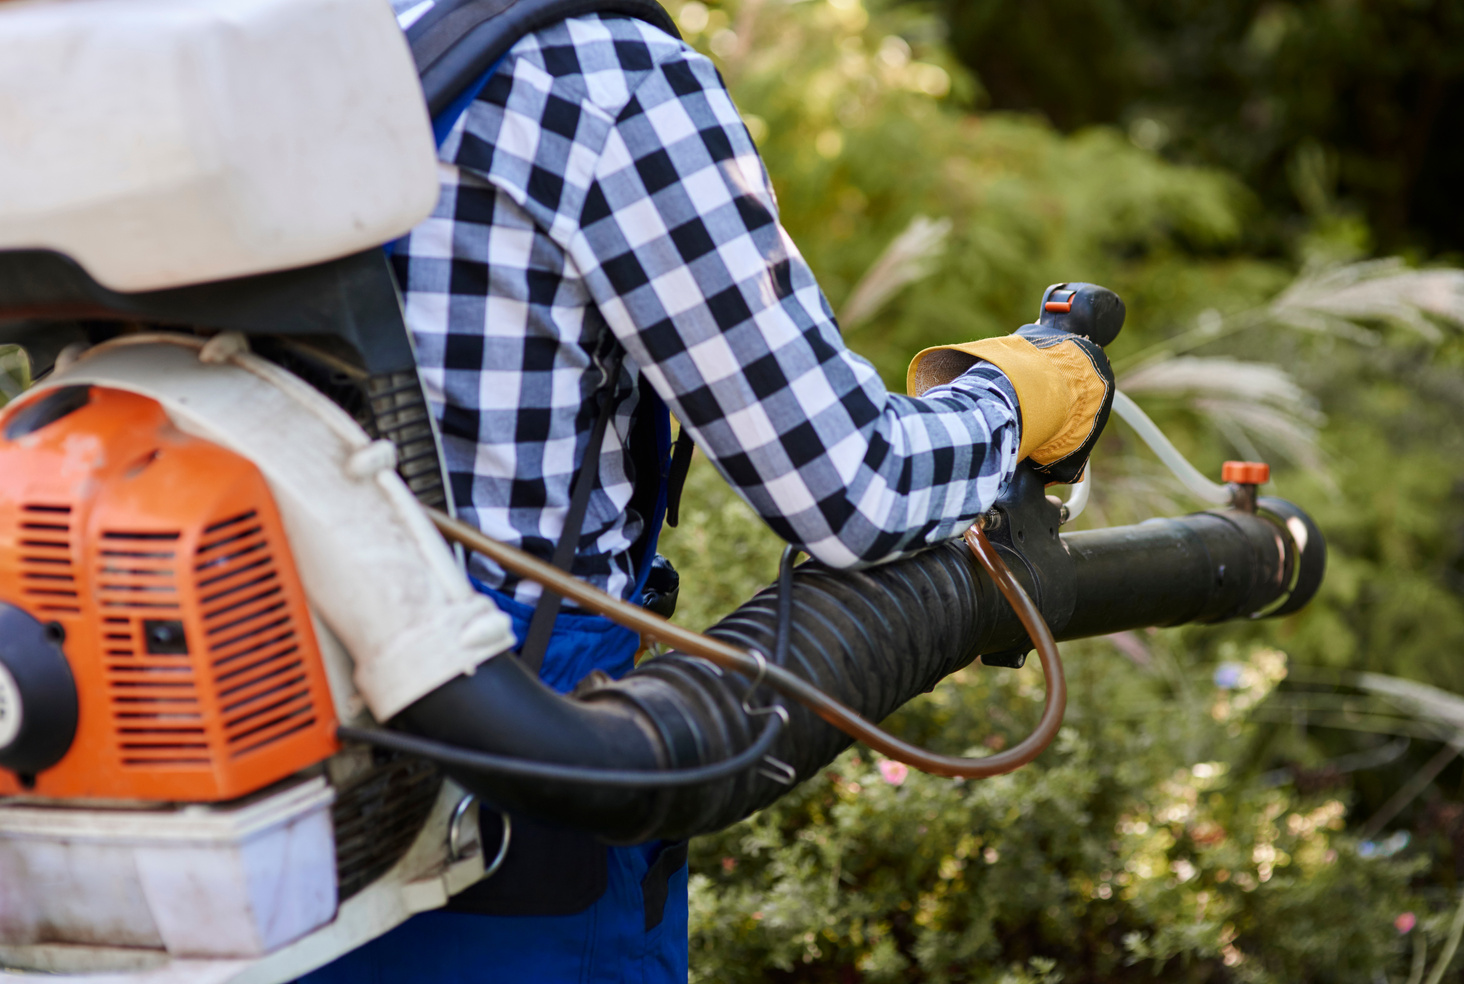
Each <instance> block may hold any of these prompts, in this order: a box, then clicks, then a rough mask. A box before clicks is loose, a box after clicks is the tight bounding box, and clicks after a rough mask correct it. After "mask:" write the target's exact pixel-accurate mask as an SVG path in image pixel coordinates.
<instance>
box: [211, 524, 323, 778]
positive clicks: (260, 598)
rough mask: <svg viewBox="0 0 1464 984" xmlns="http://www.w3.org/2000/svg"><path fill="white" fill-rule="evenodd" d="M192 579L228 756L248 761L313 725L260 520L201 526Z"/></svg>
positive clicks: (310, 703)
mask: <svg viewBox="0 0 1464 984" xmlns="http://www.w3.org/2000/svg"><path fill="white" fill-rule="evenodd" d="M194 573H195V576H196V578H197V580H196V582H195V583H196V585H197V587H198V590H199V604H200V605H201V606H202V611H201V616H202V621H203V631H204V635H205V638H206V644H207V646H208V654H209V664H210V666H211V667H212V671H213V679H214V686H215V688H216V695H217V697H218V698H219V701H220V705H221V706H220V713H221V715H222V718H223V722H222V726H223V730H224V736H225V741H226V743H227V745H228V751H229V754H230V755H231V756H233V757H235V758H238V757H239V756H241V755H247V754H249V753H250V752H252V751H255V750H258V749H261V748H266V747H268V746H270V745H272V744H274V743H275V742H278V741H280V740H282V739H284V738H286V737H288V736H289V735H292V734H295V733H296V732H298V731H300V730H302V729H303V728H306V727H309V726H311V725H314V724H315V723H316V720H317V717H316V713H315V705H314V702H313V700H312V698H311V695H310V688H309V682H308V680H307V679H306V677H305V675H304V674H302V673H300V672H299V670H300V666H301V662H300V658H299V645H298V640H297V634H296V631H295V626H294V617H293V616H292V614H291V612H290V610H289V606H288V604H287V602H286V600H285V592H284V590H283V587H282V584H281V581H280V577H279V571H278V570H277V566H276V562H275V558H274V552H273V550H271V549H270V545H269V543H268V542H267V541H266V539H265V535H264V527H263V525H262V524H261V523H260V522H259V517H258V515H257V514H256V513H255V512H254V511H252V510H251V511H249V512H244V513H240V514H238V515H235V516H231V517H229V518H227V519H222V520H219V521H218V522H216V523H213V524H211V525H209V526H207V527H205V529H204V536H203V539H202V540H201V541H200V543H199V545H198V549H197V552H196V554H195V557H194Z"/></svg>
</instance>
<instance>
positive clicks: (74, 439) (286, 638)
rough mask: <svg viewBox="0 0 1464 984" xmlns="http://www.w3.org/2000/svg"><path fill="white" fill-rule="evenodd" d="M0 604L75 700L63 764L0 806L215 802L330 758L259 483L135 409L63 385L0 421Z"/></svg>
mask: <svg viewBox="0 0 1464 984" xmlns="http://www.w3.org/2000/svg"><path fill="white" fill-rule="evenodd" d="M0 603H4V604H6V605H9V606H13V607H14V608H16V609H20V610H21V611H22V612H24V613H26V614H27V615H29V616H30V617H31V618H33V619H35V620H36V621H37V622H39V623H40V624H41V625H43V626H46V627H47V628H48V630H49V635H50V638H51V639H52V640H54V643H55V645H56V646H57V647H59V649H60V651H61V652H62V653H63V654H64V658H65V660H66V662H67V664H68V665H69V668H70V672H71V676H72V679H73V681H74V685H75V690H76V705H77V711H76V725H75V734H74V737H73V738H72V740H71V742H70V746H69V748H68V749H67V750H66V752H65V754H64V755H62V756H61V757H60V758H59V760H58V761H56V762H55V764H54V765H52V766H50V767H49V768H45V769H43V770H42V771H39V772H38V773H34V774H33V773H28V772H24V771H20V770H19V769H17V770H15V771H11V770H4V771H0V796H4V795H13V794H20V793H30V794H34V795H39V796H45V797H56V798H88V799H108V800H115V799H122V800H151V801H182V802H216V801H221V800H230V799H235V798H237V797H240V796H243V795H246V794H248V793H251V792H254V791H256V790H259V789H261V788H263V787H265V786H267V785H269V784H271V783H273V782H275V781H277V780H279V779H282V778H284V777H286V776H289V775H291V774H292V773H295V772H298V771H299V770H300V769H302V768H305V767H307V766H309V765H312V764H314V763H316V762H319V761H321V760H323V759H325V758H327V757H328V756H330V755H331V754H332V753H334V752H335V751H336V749H337V743H336V741H335V738H334V729H335V714H334V711H333V707H332V704H331V698H330V691H329V685H328V683H327V680H326V676H325V672H324V668H323V665H322V662H321V657H320V652H319V648H318V646H317V642H316V638H315V634H314V631H313V628H312V625H311V621H310V614H309V611H308V609H307V607H306V600H305V594H304V591H303V590H302V588H301V585H300V581H299V577H298V575H297V573H296V570H295V565H294V561H293V559H292V557H291V555H290V550H289V545H288V543H287V542H286V539H285V536H284V532H283V529H282V527H281V523H280V518H279V515H278V513H277V511H276V508H275V505H274V500H273V498H272V497H271V495H270V492H269V489H268V487H267V486H266V484H265V481H264V479H263V477H262V476H261V475H260V473H259V470H258V469H257V468H256V467H255V466H254V464H253V463H251V462H250V461H249V460H247V459H246V458H244V457H242V456H240V455H238V454H235V453H234V452H232V451H229V450H226V449H224V448H222V447H219V446H218V445H216V444H213V443H210V442H208V441H206V440H203V439H201V438H198V437H195V436H191V435H188V434H184V433H183V432H181V431H179V430H178V429H176V428H175V427H174V426H173V425H172V424H171V423H170V421H169V419H168V416H167V414H166V413H165V412H164V411H163V409H162V407H161V406H160V405H159V404H158V403H156V402H155V401H153V400H151V399H148V398H146V397H143V396H139V395H137V394H133V393H127V392H124V391H121V390H113V389H108V388H104V387H97V386H68V387H61V388H57V389H53V390H51V391H49V392H47V393H45V394H43V395H40V396H39V397H38V398H36V399H31V400H28V401H26V402H25V403H23V404H21V405H19V406H15V407H12V408H11V409H10V410H9V411H7V412H6V413H4V414H0ZM7 645H8V643H7V641H6V640H5V639H0V664H4V663H6V662H7V659H10V660H18V659H19V655H18V653H11V654H9V656H7ZM12 675H14V674H13V673H12ZM10 689H11V690H12V691H15V692H16V693H19V692H20V691H19V690H18V689H17V688H10ZM13 699H14V698H12V700H13ZM34 710H35V712H39V711H40V709H34ZM10 713H12V714H15V713H16V711H15V710H14V709H11V711H10ZM18 713H19V715H20V720H21V721H22V722H24V720H25V715H26V708H25V707H24V706H21V707H20V708H19V710H18ZM7 730H8V729H7ZM0 737H3V735H0ZM4 761H5V758H4V749H3V748H0V763H3V762H4Z"/></svg>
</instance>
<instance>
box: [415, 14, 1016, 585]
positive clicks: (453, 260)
mask: <svg viewBox="0 0 1464 984" xmlns="http://www.w3.org/2000/svg"><path fill="white" fill-rule="evenodd" d="M440 158H441V164H440V168H439V171H440V175H441V183H442V196H441V199H440V201H439V202H438V205H437V208H436V211H435V212H434V213H433V214H432V216H431V217H430V218H428V219H427V220H425V221H424V222H422V223H421V224H420V225H419V226H417V227H416V228H415V229H414V230H413V231H412V232H411V234H410V235H409V236H408V237H407V239H406V240H405V241H403V242H402V243H401V244H399V245H398V246H397V248H396V250H395V253H394V259H393V262H394V263H395V265H396V271H397V274H398V276H399V280H400V283H401V284H402V286H403V290H404V294H405V304H406V316H407V324H408V325H409V327H410V329H411V331H412V334H413V337H414V339H415V342H416V347H417V356H418V363H419V365H420V366H421V372H422V376H423V380H424V383H425V386H426V388H427V391H428V395H429V398H430V399H431V401H432V403H433V408H434V411H435V413H436V414H437V415H438V421H439V423H440V425H441V432H442V438H443V444H444V450H445V454H446V458H447V468H448V471H449V475H450V478H451V481H452V488H453V492H454V495H455V498H456V500H457V506H458V510H459V514H460V515H461V516H462V517H463V518H464V519H465V520H467V521H469V522H473V523H476V524H477V525H478V526H479V527H480V528H482V529H483V530H484V532H486V533H488V534H489V535H490V536H493V537H495V538H497V539H500V540H503V541H506V542H508V543H512V544H516V545H518V546H521V547H523V548H524V549H526V550H528V551H529V552H530V553H533V554H535V555H536V556H538V557H541V558H544V559H548V558H549V557H550V556H551V555H552V553H553V550H554V546H555V544H556V543H557V542H558V540H559V537H560V533H561V530H562V529H563V526H564V517H565V514H566V512H567V511H568V507H569V500H570V494H571V489H572V486H573V483H574V478H575V474H576V467H577V465H578V463H579V462H580V461H582V460H583V459H584V456H585V451H586V448H587V447H588V443H589V437H590V431H591V428H592V426H593V423H594V417H595V405H596V403H595V393H596V388H597V387H598V386H599V385H600V383H601V380H602V377H603V374H604V372H605V367H606V366H607V364H608V363H609V362H611V361H612V357H613V354H614V353H615V352H616V350H617V348H618V347H619V348H623V350H624V352H625V353H626V355H627V356H628V357H627V358H626V359H625V360H624V364H623V367H622V369H621V370H620V374H619V375H620V379H619V380H618V389H619V391H620V392H621V393H624V394H627V396H626V398H625V399H624V400H623V401H622V402H621V403H620V405H619V407H618V410H617V414H616V419H615V420H614V426H613V428H612V430H611V431H610V432H609V433H607V435H606V438H605V442H604V445H603V449H602V453H601V457H600V465H599V476H598V483H597V487H596V488H595V491H594V494H593V496H592V497H591V499H590V503H589V511H588V514H587V516H586V520H585V525H584V531H583V536H582V538H581V541H580V549H579V553H578V556H577V559H576V561H575V565H574V573H575V574H576V575H578V576H580V577H583V578H585V579H587V580H589V581H591V582H593V583H595V584H597V585H598V586H600V587H602V588H604V589H606V590H608V591H610V592H611V593H612V594H616V595H618V596H622V597H624V596H626V595H628V594H629V592H630V591H631V590H633V584H634V571H633V569H632V568H633V563H632V559H631V556H630V548H631V545H632V544H633V543H634V542H635V540H636V538H637V536H638V535H639V534H640V533H641V531H642V528H643V525H644V523H645V522H646V521H647V517H643V516H640V515H637V514H636V513H635V512H634V511H630V510H628V508H627V505H628V503H629V501H630V497H631V491H632V482H633V475H632V474H631V464H630V460H629V457H628V455H627V454H626V453H624V451H623V448H624V446H625V441H626V439H627V435H628V433H629V430H630V423H631V419H632V416H633V415H634V414H635V413H636V410H637V399H636V397H635V391H634V387H635V385H636V383H637V380H638V378H639V377H641V376H644V377H645V379H646V380H647V381H648V382H649V383H650V385H651V386H652V387H654V389H655V391H656V392H657V393H658V394H660V396H661V398H662V399H663V400H665V402H666V403H667V405H668V406H669V407H670V408H671V410H672V412H673V413H674V414H675V415H676V417H677V419H678V420H679V421H680V422H681V424H682V425H683V427H685V428H686V429H687V430H688V431H689V432H690V433H691V434H692V435H693V436H694V437H695V439H696V442H697V445H698V446H699V447H700V448H701V449H702V451H703V452H704V453H705V454H706V455H707V456H708V458H710V459H711V461H712V463H713V464H714V465H715V466H716V468H717V470H718V471H719V472H721V474H722V475H723V476H724V477H725V478H726V479H727V481H728V482H730V483H731V485H732V487H733V488H734V489H736V490H737V492H738V494H739V495H740V496H741V497H742V498H743V499H745V500H746V501H747V502H748V504H749V505H751V506H752V508H753V509H754V510H755V511H756V512H757V514H758V515H759V516H761V517H762V519H763V520H764V521H765V522H767V524H768V525H769V526H770V527H772V529H773V530H774V531H775V532H776V533H777V534H778V535H779V536H781V537H782V538H783V539H785V540H787V541H789V542H790V543H793V544H796V545H798V546H799V547H802V548H803V549H804V550H806V551H807V552H808V553H809V554H811V555H812V556H814V557H815V558H817V559H819V560H822V561H824V562H825V563H828V564H831V565H833V566H836V567H848V566H854V565H859V564H867V563H874V562H877V561H882V560H885V559H888V558H890V557H893V556H896V555H899V554H901V553H904V552H909V551H912V550H915V549H918V548H920V547H922V546H924V545H926V544H931V543H935V542H938V541H940V540H942V539H945V538H949V537H951V536H955V535H957V534H959V533H960V532H961V531H962V530H963V529H964V528H965V527H966V526H968V525H969V524H970V522H971V520H972V519H973V517H975V516H976V515H978V514H979V513H980V512H981V511H982V510H984V509H985V508H986V507H988V506H989V505H990V504H991V502H992V501H993V500H994V499H995V497H996V496H997V494H998V491H999V490H1000V489H1001V488H1002V487H1003V486H1004V485H1005V483H1006V481H1007V480H1008V479H1009V478H1010V476H1011V474H1012V471H1013V469H1014V468H1015V466H1016V452H1017V446H1018V441H1019V433H1018V431H1019V415H1018V409H1017V403H1016V394H1015V392H1014V391H1013V389H1012V387H1011V384H1010V383H1009V382H1008V381H1007V380H1006V378H1005V377H1004V376H1003V375H1002V374H1001V373H1000V372H999V371H998V370H996V368H995V367H993V366H991V365H990V364H987V363H981V364H978V366H977V367H976V368H974V369H972V370H971V371H970V372H968V373H967V374H966V375H964V376H963V377H961V378H960V379H958V380H956V381H955V382H954V383H952V384H950V385H948V386H944V387H939V388H937V389H935V390H931V391H930V392H929V393H927V394H926V395H925V396H924V397H922V398H920V399H915V398H911V397H907V396H901V395H897V394H893V393H890V392H889V391H887V390H886V388H885V386H884V385H883V383H882V382H881V381H880V379H879V376H878V375H877V374H876V372H875V370H874V368H873V367H872V366H871V365H870V364H869V363H868V362H867V361H865V360H864V359H862V358H860V357H859V356H857V355H855V354H854V353H852V352H850V351H849V350H848V349H847V348H845V347H844V343H843V340H842V339H841V337H840V334H839V329H838V326H837V324H836V323H835V321H834V318H833V313H832V311H831V309H830V307H829V304H828V302H827V301H826V300H825V299H824V296H823V294H822V293H821V292H820V290H819V287H818V284H817V282H816V281H815V280H814V276H813V273H812V271H811V270H810V269H809V267H808V264H807V263H806V262H805V261H804V259H803V257H802V256H801V255H800V254H799V252H798V249H797V247H796V246H795V245H794V244H793V241H792V240H791V239H790V238H789V236H788V234H787V233H786V232H785V231H784V230H783V228H782V226H781V225H780V224H779V222H778V209H777V203H776V201H775V200H774V197H773V191H772V187H771V185H770V183H769V180H768V176H767V173H766V171H765V170H764V168H763V165H762V161H761V159H760V158H759V157H758V153H757V149H756V148H755V147H754V145H753V142H752V139H751V138H750V136H749V135H748V132H747V128H746V127H745V126H744V125H743V124H742V121H741V119H740V118H739V116H738V114H737V109H736V108H735V107H734V106H733V104H732V99H731V97H730V96H729V95H728V93H727V90H726V88H725V87H724V85H723V83H722V80H721V78H720V76H719V75H718V73H717V70H716V69H715V68H714V67H713V65H712V63H711V62H710V61H708V60H707V59H706V58H705V57H703V56H702V55H700V54H698V53H697V52H696V51H694V50H693V49H691V48H690V47H688V46H687V45H685V44H683V43H682V42H680V41H678V40H676V39H674V38H672V37H670V36H668V35H667V34H665V33H663V32H662V31H660V30H658V29H656V28H653V27H651V26H650V25H649V24H646V23H644V22H641V21H638V20H634V19H631V18H626V17H617V16H607V15H591V16H586V17H579V18H575V19H572V20H567V21H564V22H562V23H559V24H557V25H554V26H552V27H550V28H547V29H545V30H541V31H539V32H537V33H535V34H532V35H530V36H528V37H525V38H523V39H522V40H521V41H519V42H518V44H517V45H515V46H514V48H513V49H512V50H511V51H510V53H509V54H508V56H507V57H506V58H505V59H504V61H503V62H502V64H501V66H500V67H499V69H498V71H497V72H496V73H495V74H494V76H493V78H492V79H491V80H490V81H489V83H488V85H487V87H486V88H485V89H484V91H483V92H482V94H481V95H480V96H479V98H478V99H477V100H476V101H475V102H473V103H472V104H471V106H470V107H469V109H468V110H467V112H466V113H465V114H464V116H463V117H462V118H461V119H460V120H459V121H458V123H457V125H456V127H455V128H454V129H453V131H452V132H451V133H450V134H449V136H448V137H447V139H446V141H445V142H444V143H443V145H442V148H441V151H440ZM475 563H476V564H478V565H479V566H477V567H475V570H474V573H475V574H476V575H477V576H479V577H480V578H482V579H483V580H484V581H486V582H487V583H488V584H489V585H491V586H494V587H498V588H500V589H501V590H505V591H507V592H509V593H511V594H512V595H513V596H515V597H516V598H517V599H518V600H520V601H523V602H530V603H532V602H533V601H534V600H535V599H536V598H537V597H538V593H539V589H538V586H537V585H536V584H534V583H532V582H527V581H523V582H521V581H518V580H516V579H514V578H512V577H511V576H509V575H507V574H506V573H505V572H503V571H502V570H499V569H498V568H496V567H495V566H493V565H491V564H490V563H488V562H486V561H482V560H481V559H480V560H478V561H475Z"/></svg>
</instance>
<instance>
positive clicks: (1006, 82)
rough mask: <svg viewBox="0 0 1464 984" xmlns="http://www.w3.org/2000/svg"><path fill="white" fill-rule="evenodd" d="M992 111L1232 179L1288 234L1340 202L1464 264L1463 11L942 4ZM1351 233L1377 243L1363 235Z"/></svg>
mask: <svg viewBox="0 0 1464 984" xmlns="http://www.w3.org/2000/svg"><path fill="white" fill-rule="evenodd" d="M940 8H941V10H942V12H943V14H944V15H945V18H946V21H947V23H948V24H949V27H950V31H951V41H952V44H953V47H954V48H955V50H956V51H957V52H959V54H960V56H961V58H962V59H963V60H964V61H965V62H966V63H967V64H968V65H970V66H971V67H972V68H973V69H974V70H975V71H976V72H977V73H978V74H979V76H980V80H981V83H982V91H983V93H984V96H985V99H986V101H988V103H989V104H990V105H993V106H996V107H1000V108H1003V109H1020V110H1034V111H1038V112H1041V113H1043V114H1045V115H1046V116H1047V117H1048V118H1049V119H1051V120H1053V121H1054V122H1055V123H1056V124H1057V125H1058V126H1060V127H1062V128H1063V129H1065V130H1073V129H1077V128H1081V127H1083V126H1091V125H1094V124H1117V125H1120V126H1123V127H1125V128H1127V130H1128V132H1129V133H1130V135H1131V137H1132V139H1133V140H1134V141H1135V142H1136V143H1139V144H1141V145H1143V146H1146V147H1151V148H1153V149H1158V150H1162V151H1163V152H1164V153H1166V155H1168V156H1169V157H1170V158H1171V159H1174V160H1184V161H1195V162H1203V163H1206V164H1211V165H1219V166H1223V167H1226V168H1228V169H1231V170H1233V171H1234V172H1235V173H1237V174H1239V175H1241V176H1243V177H1244V179H1245V180H1246V182H1247V184H1248V185H1249V186H1251V187H1252V188H1255V189H1256V190H1257V191H1258V192H1259V193H1260V194H1261V196H1262V197H1263V198H1264V200H1265V201H1266V204H1267V206H1268V211H1269V212H1270V214H1271V215H1272V216H1274V217H1276V218H1280V219H1281V220H1282V221H1280V222H1274V223H1267V227H1266V233H1267V235H1266V237H1265V238H1266V239H1268V240H1269V242H1270V245H1271V246H1272V247H1273V248H1274V247H1275V245H1276V242H1275V238H1274V237H1276V236H1277V235H1278V234H1280V235H1281V236H1282V237H1285V236H1287V235H1289V229H1290V228H1294V225H1295V224H1296V222H1297V221H1298V220H1299V219H1300V218H1301V217H1302V216H1304V215H1311V216H1315V215H1318V214H1319V213H1320V212H1322V211H1325V210H1326V209H1328V208H1329V200H1330V199H1332V198H1333V197H1335V196H1338V195H1340V196H1341V197H1342V198H1343V199H1344V200H1346V201H1348V202H1350V203H1351V205H1352V206H1353V207H1356V208H1359V209H1360V210H1361V211H1363V212H1364V213H1365V214H1366V216H1367V219H1368V224H1369V225H1370V226H1371V229H1372V232H1374V233H1376V234H1377V237H1378V238H1379V239H1380V240H1381V242H1382V243H1383V245H1384V246H1385V247H1386V248H1388V249H1399V248H1401V247H1404V246H1408V245H1414V244H1424V245H1427V246H1429V247H1431V248H1433V249H1435V250H1441V249H1442V250H1450V251H1454V252H1457V251H1459V250H1460V249H1461V247H1464V237H1461V235H1460V231H1459V230H1460V228H1461V222H1460V220H1461V216H1464V210H1461V206H1460V204H1459V202H1458V196H1457V194H1456V191H1455V186H1456V179H1457V175H1458V172H1459V162H1460V159H1461V155H1464V141H1461V138H1460V136H1459V122H1460V120H1461V118H1464V43H1461V42H1464V8H1461V7H1460V6H1459V5H1458V4H1457V3H1450V2H1447V0H1409V2H1399V0H1357V2H1345V3H1297V2H1285V0H1282V2H1276V0H941V3H940ZM1353 228H1354V231H1362V232H1364V233H1366V232H1367V226H1366V225H1361V224H1359V225H1357V226H1354V227H1353Z"/></svg>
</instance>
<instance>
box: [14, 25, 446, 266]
mask: <svg viewBox="0 0 1464 984" xmlns="http://www.w3.org/2000/svg"><path fill="white" fill-rule="evenodd" d="M436 167H437V165H436V153H435V147H434V144H433V139H432V131H431V125H430V123H429V121H428V119H427V113H426V108H425V105H424V103H423V98H422V91H421V88H420V86H419V84H418V81H417V72H416V69H415V67H414V66H413V64H412V58H411V54H410V52H409V50H408V48H407V44H406V40H405V38H404V37H403V36H402V33H401V30H400V29H399V28H398V26H397V22H396V18H395V16H394V14H393V13H392V9H391V6H390V4H389V3H388V2H387V0H0V250H7V249H28V248H44V249H52V250H56V251H59V252H61V253H64V254H66V255H68V256H70V257H72V258H73V259H75V260H77V261H78V262H79V263H81V265H82V266H83V267H85V268H86V270H87V271H88V272H89V273H90V274H91V275H92V277H94V278H95V279H96V280H98V281H100V282H101V283H102V284H104V285H105V286H107V287H110V288H112V289H114V290H121V291H139V290H148V289H155V288H163V287H173V286H181V285H185V284H193V283H201V282H206V281H211V280H220V279H225V278H230V277H238V276H244V275H247V274H253V273H263V272H267V271H271V270H280V269H287V268H290V267H297V266H303V265H306V264H310V263H315V262H320V261H323V260H327V259H332V258H334V257H338V256H344V255H347V254H349V253H353V252H356V251H359V250H362V249H366V248H369V247H372V246H376V245H379V244H381V243H384V242H388V241H390V240H392V239H394V238H396V237H398V236H400V235H402V234H403V233H405V232H406V231H407V230H409V229H410V228H411V227H412V226H413V225H415V224H416V223H417V222H419V221H420V220H421V219H422V218H424V217H425V216H426V215H427V214H428V213H429V212H430V211H431V210H432V207H433V205H434V204H435V202H436V198H437V188H438V185H437V174H436Z"/></svg>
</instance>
